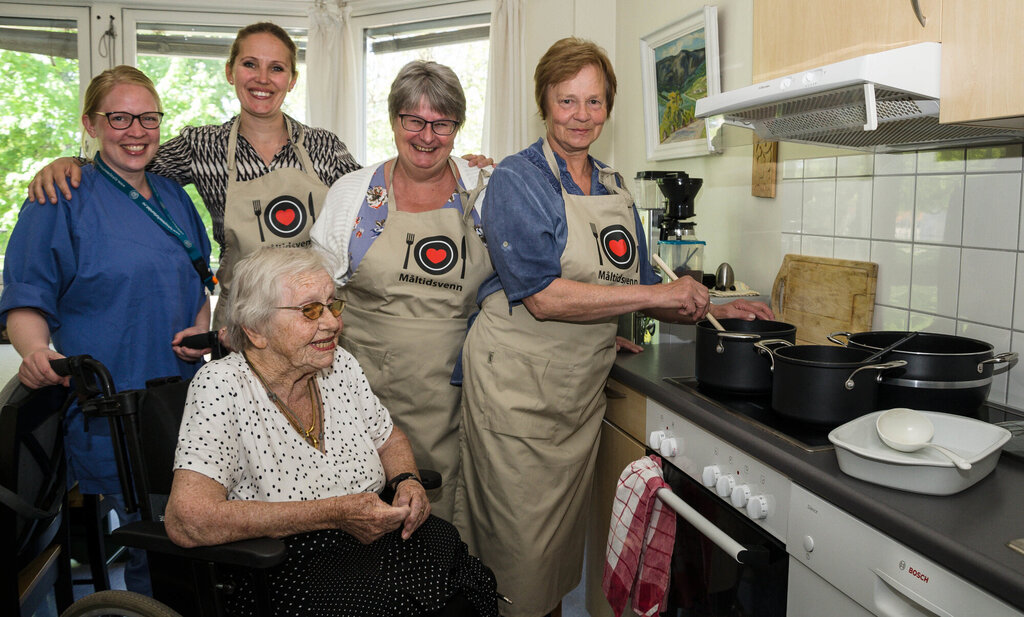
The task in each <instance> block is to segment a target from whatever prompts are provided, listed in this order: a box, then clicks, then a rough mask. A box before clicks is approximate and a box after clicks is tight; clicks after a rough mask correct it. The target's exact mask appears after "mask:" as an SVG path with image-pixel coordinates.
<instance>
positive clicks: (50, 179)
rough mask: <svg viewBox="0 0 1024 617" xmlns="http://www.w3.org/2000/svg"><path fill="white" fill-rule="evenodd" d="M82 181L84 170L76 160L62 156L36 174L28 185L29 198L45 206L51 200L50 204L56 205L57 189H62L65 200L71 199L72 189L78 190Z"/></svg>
mask: <svg viewBox="0 0 1024 617" xmlns="http://www.w3.org/2000/svg"><path fill="white" fill-rule="evenodd" d="M69 180H70V182H69ZM81 180H82V169H81V168H80V167H79V166H78V163H77V162H76V161H75V159H74V158H72V157H70V156H62V157H61V158H59V159H57V160H55V161H53V162H52V163H50V164H49V165H47V166H46V167H43V168H42V169H40V170H39V171H37V172H36V175H35V177H33V178H32V182H30V183H29V185H28V198H29V199H31V200H32V201H35V202H38V203H40V204H45V203H46V200H47V199H49V200H50V203H52V204H55V203H57V189H60V192H61V194H63V195H64V198H65V199H71V187H74V188H78V184H79V182H81ZM69 184H70V186H68V185H69Z"/></svg>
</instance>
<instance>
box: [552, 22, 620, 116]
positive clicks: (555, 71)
mask: <svg viewBox="0 0 1024 617" xmlns="http://www.w3.org/2000/svg"><path fill="white" fill-rule="evenodd" d="M589 65H593V66H595V67H597V69H598V70H600V71H601V72H602V73H603V74H604V96H605V106H606V107H607V109H608V113H609V114H610V113H612V104H613V103H614V102H615V88H616V86H617V82H616V80H615V69H613V68H612V62H611V60H609V59H608V55H607V54H606V53H605V52H604V50H603V49H601V48H600V47H598V46H597V44H596V43H593V42H592V41H587V40H585V39H580V38H576V37H574V36H570V37H566V38H564V39H561V40H558V41H555V43H554V45H552V46H551V47H549V48H548V50H547V51H546V52H544V55H543V56H541V59H540V61H539V62H537V68H536V69H535V70H534V72H533V82H534V96H535V97H536V99H537V109H538V110H539V111H540V117H541V119H542V120H547V119H548V110H547V109H545V107H544V95H545V94H546V93H547V90H548V88H550V87H551V86H554V85H556V84H560V83H562V82H563V81H566V80H567V79H570V78H572V77H573V76H574V75H576V73H579V72H580V71H581V70H582V69H583V67H585V66H589Z"/></svg>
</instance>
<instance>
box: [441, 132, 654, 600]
mask: <svg viewBox="0 0 1024 617" xmlns="http://www.w3.org/2000/svg"><path fill="white" fill-rule="evenodd" d="M544 154H545V157H546V158H547V160H548V165H549V166H550V168H551V171H552V172H553V173H554V174H555V177H556V178H559V177H560V175H559V171H558V166H557V164H556V163H555V159H554V155H553V154H552V152H551V149H550V147H549V146H548V144H547V143H546V142H545V143H544ZM614 175H615V172H614V171H613V170H611V169H610V168H606V169H605V170H602V172H601V174H600V179H601V183H602V184H604V185H605V186H606V187H607V188H608V190H609V191H610V192H611V194H610V195H603V196H581V195H569V194H568V193H566V191H565V189H564V188H563V189H562V197H563V198H564V199H565V215H566V224H567V229H568V239H567V241H566V245H565V251H564V252H563V253H562V257H561V267H562V272H561V277H562V278H564V279H568V280H573V281H579V282H583V283H592V284H598V285H617V284H638V283H639V275H638V264H637V263H636V262H637V248H636V246H637V245H636V237H635V235H636V233H635V222H634V218H633V216H634V215H633V207H632V205H633V200H632V198H631V197H630V196H629V194H628V193H627V192H626V191H624V190H623V189H621V188H619V187H618V186H616V184H615V182H614V179H613V176H614ZM615 331H616V319H615V318H614V317H612V318H608V319H604V320H600V321H598V322H588V323H571V322H564V321H538V320H536V319H534V318H533V316H532V315H531V314H530V312H529V311H528V310H527V309H526V307H525V306H524V305H522V304H519V305H517V306H514V307H512V308H511V310H510V309H509V304H508V300H507V298H506V296H505V293H504V292H503V291H499V292H497V293H493V294H491V295H490V296H488V297H487V299H485V300H484V303H483V307H482V310H481V313H480V316H479V317H478V318H477V320H476V322H475V323H474V324H473V327H472V328H471V329H470V331H469V335H468V337H467V340H466V345H465V349H464V350H463V366H464V371H465V381H464V383H463V390H464V391H463V403H462V411H463V417H462V422H463V426H462V433H461V444H460V445H461V452H462V475H461V476H460V483H459V487H458V494H457V496H456V507H455V509H456V514H455V519H456V521H455V523H456V526H457V527H458V528H459V531H461V532H462V533H463V534H464V539H465V540H466V542H467V543H468V544H469V546H470V552H471V553H474V554H476V555H478V556H479V557H480V558H481V559H482V560H483V562H484V563H485V564H487V565H488V566H489V567H491V568H492V569H493V570H494V573H495V575H496V576H497V579H498V590H499V591H500V592H501V593H503V594H505V595H507V596H509V597H510V598H511V599H512V601H513V602H514V604H512V605H511V606H503V607H502V614H503V615H509V616H516V617H518V616H523V617H526V616H529V617H537V616H539V615H544V614H546V613H548V612H549V611H551V610H552V609H553V608H554V607H555V606H556V605H557V604H558V603H559V601H561V599H562V597H563V596H564V595H565V594H566V593H568V592H569V591H570V590H572V589H573V588H574V587H575V586H576V585H577V584H578V583H579V580H580V573H581V571H582V565H583V544H584V538H585V529H586V517H585V513H586V511H587V509H588V506H589V502H590V487H591V478H592V476H593V472H594V462H595V460H596V457H597V444H598V437H599V435H600V430H601V419H602V417H603V416H604V410H605V397H604V383H605V380H606V379H607V377H608V372H609V371H610V370H611V365H612V362H613V361H614V360H615Z"/></svg>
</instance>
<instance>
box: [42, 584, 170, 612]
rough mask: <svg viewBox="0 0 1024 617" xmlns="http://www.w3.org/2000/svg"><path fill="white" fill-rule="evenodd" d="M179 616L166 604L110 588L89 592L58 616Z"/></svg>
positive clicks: (138, 594) (130, 592) (137, 594)
mask: <svg viewBox="0 0 1024 617" xmlns="http://www.w3.org/2000/svg"><path fill="white" fill-rule="evenodd" d="M101 615H112V616H116V617H181V615H180V614H178V613H176V612H175V611H173V610H171V609H170V608H169V607H168V606H167V605H166V604H163V603H161V602H157V601H156V600H154V599H153V598H150V597H149V596H144V595H142V594H140V593H135V592H132V591H123V590H118V589H111V590H109V591H98V592H96V593H92V594H89V595H87V596H85V597H84V598H82V599H81V600H79V601H78V602H75V603H74V604H72V605H71V606H69V607H68V608H67V610H66V611H64V612H63V613H61V614H60V617H100V616H101Z"/></svg>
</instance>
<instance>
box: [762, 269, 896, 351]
mask: <svg viewBox="0 0 1024 617" xmlns="http://www.w3.org/2000/svg"><path fill="white" fill-rule="evenodd" d="M877 280H878V264H875V263H871V262H867V261H851V260H848V259H832V258H829V257H809V256H805V255H786V256H785V257H784V258H783V260H782V267H780V268H779V273H778V275H777V276H776V277H775V284H774V285H773V286H772V310H773V311H775V319H777V320H778V321H784V322H786V323H789V324H793V325H794V326H796V342H797V343H798V344H813V345H828V344H830V343H829V341H828V339H827V338H826V337H827V336H828V335H829V334H831V333H832V332H865V331H867V330H870V329H871V319H872V317H873V316H874V312H875V285H876V283H877Z"/></svg>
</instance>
